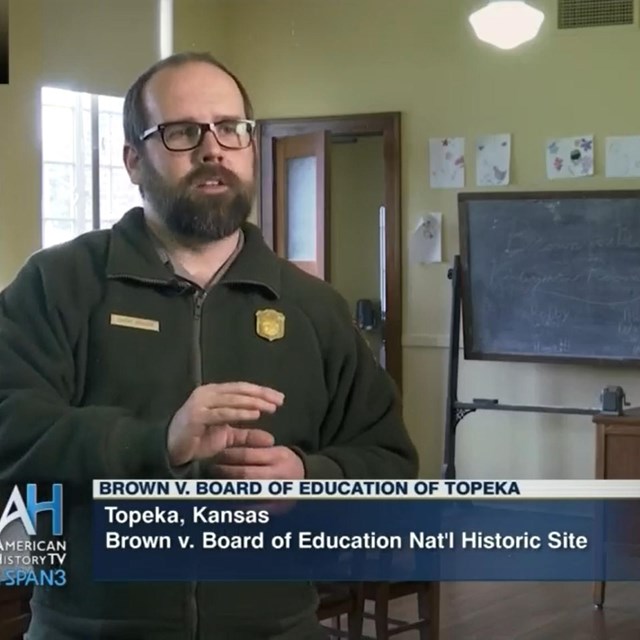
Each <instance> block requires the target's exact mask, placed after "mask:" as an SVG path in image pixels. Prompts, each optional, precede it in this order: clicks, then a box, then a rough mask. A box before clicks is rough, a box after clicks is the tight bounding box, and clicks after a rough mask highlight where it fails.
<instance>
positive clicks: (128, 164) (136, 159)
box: [122, 142, 141, 186]
mask: <svg viewBox="0 0 640 640" xmlns="http://www.w3.org/2000/svg"><path fill="white" fill-rule="evenodd" d="M122 160H123V162H124V166H125V168H126V170H127V173H128V174H129V178H131V182H132V183H133V184H136V185H138V186H140V162H141V158H140V152H139V151H138V150H137V149H136V148H135V147H133V146H132V145H130V144H129V143H127V142H125V144H124V147H123V149H122Z"/></svg>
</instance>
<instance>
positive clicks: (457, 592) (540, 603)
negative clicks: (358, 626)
mask: <svg viewBox="0 0 640 640" xmlns="http://www.w3.org/2000/svg"><path fill="white" fill-rule="evenodd" d="M441 599H442V602H441V632H440V640H640V583H610V584H608V585H607V594H606V600H605V605H604V608H603V609H602V610H598V609H595V608H594V607H593V605H592V604H591V584H587V583H565V582H563V583H531V582H516V583H513V582H510V583H506V582H501V583H486V582H475V583H474V582H472V583H444V584H442V587H441ZM368 604H369V603H367V610H370V608H369V606H368ZM390 615H391V616H393V617H394V618H399V619H404V620H408V619H410V620H414V619H415V615H416V605H415V598H414V599H406V600H398V601H396V602H395V603H393V605H392V608H391V611H390ZM365 635H366V636H368V637H370V638H375V632H374V629H373V626H372V624H371V622H370V621H365ZM393 637H394V638H397V640H418V633H417V632H413V631H410V632H407V633H402V634H398V635H396V636H393Z"/></svg>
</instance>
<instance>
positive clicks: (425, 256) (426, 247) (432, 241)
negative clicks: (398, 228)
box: [409, 212, 442, 264]
mask: <svg viewBox="0 0 640 640" xmlns="http://www.w3.org/2000/svg"><path fill="white" fill-rule="evenodd" d="M409 260H410V261H411V262H413V263H414V264H430V263H432V262H442V213H440V212H438V213H428V214H426V215H424V216H421V217H420V220H419V221H418V224H417V225H416V228H415V229H414V230H413V233H412V234H411V238H410V240H409Z"/></svg>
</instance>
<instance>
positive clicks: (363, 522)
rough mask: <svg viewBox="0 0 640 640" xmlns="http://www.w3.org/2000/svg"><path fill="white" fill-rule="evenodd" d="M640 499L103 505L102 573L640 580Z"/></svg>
mask: <svg viewBox="0 0 640 640" xmlns="http://www.w3.org/2000/svg"><path fill="white" fill-rule="evenodd" d="M639 515H640V501H639V500H607V501H603V500H600V501H593V500H548V501H538V500H535V501H534V500H496V501H488V500H483V501H481V502H471V501H462V500H460V501H455V500H451V501H447V500H440V501H430V500H406V499H405V500H393V499H388V500H385V499H375V500H371V499H366V500H365V499H363V500H353V499H351V500H348V501H346V500H317V501H316V500H306V501H299V502H295V501H286V500H282V501H277V500H276V501H274V502H271V503H254V502H249V501H238V502H230V501H229V500H218V501H216V500H202V501H199V500H174V499H169V500H166V499H165V500H162V499H159V500H99V501H95V502H94V540H93V545H94V558H93V566H94V577H95V579H96V580H99V581H112V580H116V581H133V580H150V581H153V580H178V581H204V580H313V581H336V580H384V581H396V580H437V581H450V580H456V581H463V580H585V581H590V580H640V544H639V539H638V536H637V533H638V531H634V529H633V526H631V523H633V522H634V520H635V521H640V520H639V519H638V516H639Z"/></svg>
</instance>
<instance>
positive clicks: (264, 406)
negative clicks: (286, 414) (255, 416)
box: [205, 393, 279, 413]
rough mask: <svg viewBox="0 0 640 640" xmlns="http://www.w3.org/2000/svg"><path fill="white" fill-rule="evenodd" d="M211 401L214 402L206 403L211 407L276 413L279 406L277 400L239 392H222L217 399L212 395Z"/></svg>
mask: <svg viewBox="0 0 640 640" xmlns="http://www.w3.org/2000/svg"><path fill="white" fill-rule="evenodd" d="M210 402H211V403H212V404H209V405H205V406H208V408H210V409H217V408H219V407H227V408H229V409H253V410H257V411H265V412H268V413H274V412H275V411H276V409H277V408H278V406H279V405H278V404H276V403H275V402H270V401H269V400H265V399H264V398H256V397H254V396H243V395H240V394H237V393H235V394H234V393H220V394H217V395H216V396H215V399H214V398H213V397H212V398H211V400H210Z"/></svg>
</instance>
